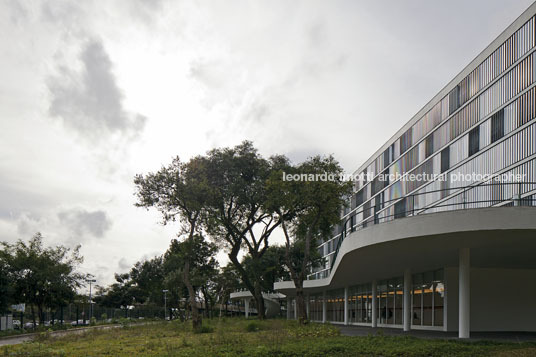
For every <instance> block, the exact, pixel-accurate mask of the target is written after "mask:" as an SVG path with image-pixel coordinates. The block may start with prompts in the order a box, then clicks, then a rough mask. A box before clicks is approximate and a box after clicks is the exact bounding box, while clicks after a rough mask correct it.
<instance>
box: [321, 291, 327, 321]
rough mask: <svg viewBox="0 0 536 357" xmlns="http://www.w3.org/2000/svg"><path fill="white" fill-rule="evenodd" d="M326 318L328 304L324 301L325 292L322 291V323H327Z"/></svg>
mask: <svg viewBox="0 0 536 357" xmlns="http://www.w3.org/2000/svg"><path fill="white" fill-rule="evenodd" d="M327 316H328V303H327V301H326V292H325V291H324V293H323V294H322V322H324V323H325V322H326V321H327Z"/></svg>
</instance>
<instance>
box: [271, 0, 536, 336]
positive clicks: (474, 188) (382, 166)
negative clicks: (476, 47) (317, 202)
mask: <svg viewBox="0 0 536 357" xmlns="http://www.w3.org/2000/svg"><path fill="white" fill-rule="evenodd" d="M535 15H536V3H535V4H533V5H532V6H531V7H530V8H529V9H527V10H526V11H525V12H524V13H523V14H522V15H521V16H520V17H519V18H518V19H517V20H516V21H514V23H512V24H511V25H510V26H509V27H508V28H507V29H506V30H505V31H504V32H503V33H502V34H501V35H500V36H499V37H498V38H497V39H495V40H494V41H493V42H492V43H491V44H490V45H489V46H488V47H487V48H486V49H485V50H484V51H483V52H482V53H480V54H479V55H478V56H477V57H476V58H475V59H474V60H473V61H472V62H471V63H470V64H469V65H468V66H467V67H466V68H465V69H464V70H463V71H462V72H461V73H460V74H459V75H457V76H456V77H455V78H454V79H453V80H452V81H451V82H450V83H449V84H448V85H447V86H446V87H445V88H443V90H441V91H440V92H439V93H438V94H437V95H436V96H435V97H434V98H433V99H432V100H431V101H430V102H429V103H428V104H427V105H426V106H425V107H424V108H423V109H422V110H421V111H419V112H418V113H417V114H416V115H415V116H414V117H413V118H412V119H411V120H410V121H409V122H408V123H407V124H406V125H404V127H402V128H401V129H400V130H399V131H398V132H397V133H396V134H395V135H394V136H393V137H392V138H391V139H390V140H389V141H388V142H386V143H385V144H384V145H383V146H382V147H381V148H380V149H379V150H378V151H377V152H376V153H375V154H374V155H373V156H372V157H371V158H370V159H369V160H367V161H366V162H365V163H364V164H363V165H362V166H361V167H360V168H359V169H358V170H357V171H356V172H355V174H356V176H358V177H359V179H358V180H357V181H356V183H355V190H354V193H353V195H352V197H351V199H350V202H349V207H348V208H347V209H345V211H344V212H343V214H342V221H341V222H342V223H341V225H340V226H339V227H336V228H335V232H334V234H333V238H332V239H330V240H327V241H325V242H323V243H322V244H321V245H320V246H319V247H318V249H319V250H320V252H321V254H322V255H323V256H324V257H325V258H326V265H325V266H324V267H322V269H319V270H318V271H315V272H313V273H312V274H311V275H310V276H309V278H308V280H307V281H305V285H304V287H305V291H306V294H307V296H308V297H307V300H308V304H307V309H308V311H309V317H310V319H312V320H317V321H324V322H332V323H341V324H357V325H365V326H372V327H375V326H385V327H397V328H401V329H402V328H403V329H404V330H410V329H428V330H441V331H458V335H459V337H460V338H467V337H469V336H470V331H536V322H535V321H536V257H535V252H536V208H534V206H535V205H536V201H535V200H534V198H536V197H535V195H536V120H534V119H535V117H536V96H535V95H536V86H535V83H536V52H535V49H536V42H535V41H536V34H535ZM404 175H406V176H404ZM275 290H277V291H279V292H281V293H283V294H285V295H286V296H288V297H289V299H290V300H291V299H292V296H293V294H294V284H293V283H292V282H291V281H284V282H279V283H276V284H275ZM291 305H292V302H291V301H290V304H289V306H291Z"/></svg>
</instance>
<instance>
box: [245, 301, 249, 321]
mask: <svg viewBox="0 0 536 357" xmlns="http://www.w3.org/2000/svg"><path fill="white" fill-rule="evenodd" d="M244 306H245V311H246V319H247V318H248V317H249V299H244Z"/></svg>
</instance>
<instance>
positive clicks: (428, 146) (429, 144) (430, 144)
mask: <svg viewBox="0 0 536 357" xmlns="http://www.w3.org/2000/svg"><path fill="white" fill-rule="evenodd" d="M433 153H434V136H433V135H429V136H428V137H427V138H426V141H425V144H424V157H425V158H427V157H430V155H432V154H433Z"/></svg>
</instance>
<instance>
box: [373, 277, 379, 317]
mask: <svg viewBox="0 0 536 357" xmlns="http://www.w3.org/2000/svg"><path fill="white" fill-rule="evenodd" d="M377 294H378V289H377V282H376V280H373V281H372V327H378V299H377V297H376V295H377Z"/></svg>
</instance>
